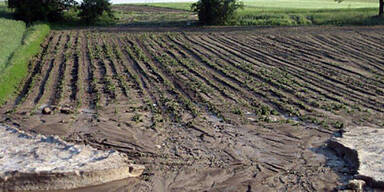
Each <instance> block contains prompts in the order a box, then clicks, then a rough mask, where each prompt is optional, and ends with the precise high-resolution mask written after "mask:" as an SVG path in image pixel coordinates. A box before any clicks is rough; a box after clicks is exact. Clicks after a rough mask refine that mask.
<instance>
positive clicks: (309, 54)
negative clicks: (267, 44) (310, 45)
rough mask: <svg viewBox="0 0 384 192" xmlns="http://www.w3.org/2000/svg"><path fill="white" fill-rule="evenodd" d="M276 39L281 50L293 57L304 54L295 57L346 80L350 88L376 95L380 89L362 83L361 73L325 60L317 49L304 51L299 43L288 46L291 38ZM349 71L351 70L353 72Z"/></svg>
mask: <svg viewBox="0 0 384 192" xmlns="http://www.w3.org/2000/svg"><path fill="white" fill-rule="evenodd" d="M276 41H277V42H279V43H278V44H277V45H274V46H278V47H279V50H284V51H285V52H289V53H290V54H291V55H292V56H293V57H295V56H301V55H302V56H301V57H297V58H295V59H296V61H297V62H300V61H302V60H305V61H306V62H308V63H311V67H313V68H317V70H318V71H320V72H321V71H324V73H325V74H329V75H330V76H333V77H335V78H337V80H339V81H342V82H344V83H345V85H346V86H347V87H348V88H350V89H352V90H356V91H358V92H361V93H364V94H367V95H371V96H376V92H377V91H378V89H377V87H376V86H370V85H366V84H363V85H361V84H362V83H363V82H361V79H362V78H363V76H362V75H361V74H359V73H355V72H353V71H350V70H347V69H345V68H341V67H338V66H335V65H332V64H331V63H330V62H329V61H324V57H322V56H320V55H317V54H316V53H317V50H311V51H303V49H300V48H299V47H298V46H297V45H296V46H295V48H297V49H294V48H292V46H288V45H292V44H289V41H290V39H289V38H284V39H280V38H279V39H276ZM298 53H301V54H298ZM349 72H351V73H352V74H351V73H349ZM355 75H358V77H356V76H355ZM367 78H369V77H367ZM364 79H366V78H364ZM351 81H352V82H354V83H355V85H354V84H351ZM356 84H358V85H360V87H359V86H356Z"/></svg>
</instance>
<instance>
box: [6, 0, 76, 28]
mask: <svg viewBox="0 0 384 192" xmlns="http://www.w3.org/2000/svg"><path fill="white" fill-rule="evenodd" d="M76 3H77V2H76V1H75V0H9V1H8V7H9V8H13V9H15V12H14V15H15V18H16V19H20V20H23V21H25V22H26V23H31V22H33V21H36V20H43V21H57V20H59V19H60V18H61V17H62V14H63V12H64V10H67V9H69V8H70V7H72V6H74V5H76Z"/></svg>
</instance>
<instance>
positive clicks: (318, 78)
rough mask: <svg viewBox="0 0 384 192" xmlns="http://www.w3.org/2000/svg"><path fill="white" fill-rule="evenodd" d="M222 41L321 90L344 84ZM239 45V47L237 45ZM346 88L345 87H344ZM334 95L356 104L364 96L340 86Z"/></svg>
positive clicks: (232, 40)
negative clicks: (344, 96) (346, 96)
mask: <svg viewBox="0 0 384 192" xmlns="http://www.w3.org/2000/svg"><path fill="white" fill-rule="evenodd" d="M222 41H230V42H228V43H229V44H228V46H232V47H236V46H237V47H239V49H241V50H243V49H244V48H246V49H248V51H251V52H252V53H253V54H255V55H253V56H252V54H249V55H248V56H250V57H253V58H254V59H257V60H259V59H261V60H259V61H260V62H269V63H271V64H272V65H276V64H278V65H276V66H277V67H279V68H281V70H286V71H289V70H291V69H294V71H292V72H290V74H291V75H293V76H296V77H298V78H299V79H303V78H305V79H307V80H304V82H308V79H309V78H310V79H311V81H312V84H313V85H319V86H320V87H319V88H323V89H324V87H323V85H322V84H327V87H336V85H339V84H340V83H341V84H342V82H339V81H337V80H335V79H329V78H328V76H326V75H324V74H321V73H318V72H316V71H314V70H310V69H303V68H302V67H301V66H299V65H297V64H295V63H293V62H290V61H288V60H285V59H283V58H281V57H279V56H273V55H270V54H269V53H268V52H266V51H264V50H257V52H256V50H252V48H251V47H249V46H248V45H246V44H243V43H241V42H237V40H236V39H230V38H227V39H222ZM236 44H238V45H236ZM244 54H247V53H244ZM286 65H288V66H290V68H291V69H289V68H285V66H286ZM298 72H302V73H304V75H301V76H298V75H297V73H298ZM308 72H309V73H308ZM314 82H317V83H318V84H314ZM344 87H345V86H344ZM326 90H327V91H330V90H329V89H326ZM331 92H332V93H333V94H335V95H338V96H343V94H344V95H348V96H350V97H349V99H352V98H353V99H355V100H352V101H356V102H359V100H360V99H361V98H362V97H363V96H362V95H360V94H359V93H356V92H354V93H355V94H358V95H352V94H351V90H349V89H345V88H343V87H340V86H337V92H336V91H331ZM370 104H373V102H370ZM370 108H372V109H375V110H377V109H379V108H376V107H370Z"/></svg>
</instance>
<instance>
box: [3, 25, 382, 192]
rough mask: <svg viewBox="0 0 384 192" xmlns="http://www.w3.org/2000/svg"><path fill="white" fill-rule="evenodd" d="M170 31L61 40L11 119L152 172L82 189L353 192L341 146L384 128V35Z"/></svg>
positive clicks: (82, 33) (328, 30) (49, 49)
mask: <svg viewBox="0 0 384 192" xmlns="http://www.w3.org/2000/svg"><path fill="white" fill-rule="evenodd" d="M173 29H174V28H169V29H168V30H173ZM244 29H245V28H244ZM140 30H142V31H146V32H138V31H140ZM156 30H158V29H157V28H148V27H144V28H142V29H140V28H129V27H119V28H94V29H79V30H62V31H52V32H51V34H50V35H49V37H48V38H47V40H46V42H45V43H44V44H43V45H42V46H43V51H42V53H41V54H40V55H38V56H37V57H36V58H34V60H33V61H32V62H31V64H30V71H31V73H30V76H28V78H27V79H26V80H25V82H24V84H23V86H22V92H21V93H20V94H19V95H18V97H17V98H16V99H14V100H10V101H9V102H8V103H7V104H6V105H5V106H4V107H3V108H2V109H1V112H2V123H3V124H8V125H12V126H17V127H18V128H19V129H22V130H25V131H29V132H36V133H40V134H46V135H58V136H60V137H61V138H63V139H64V140H66V141H70V142H75V143H85V144H89V145H91V146H93V147H96V148H99V149H115V150H118V151H120V152H123V153H125V154H127V155H128V157H129V159H130V160H133V161H134V163H136V164H141V165H145V167H146V170H145V171H144V174H143V175H142V176H141V177H140V178H135V179H127V180H122V181H116V182H113V183H109V184H105V185H101V186H95V187H88V188H83V189H79V190H78V191H204V190H207V191H332V190H337V189H343V188H344V186H345V185H346V184H347V183H348V181H349V180H350V179H352V178H353V176H354V174H355V173H356V168H355V167H354V166H353V165H351V164H349V163H348V162H346V161H345V160H344V159H343V158H341V157H339V156H337V154H336V153H335V152H334V151H333V150H332V149H330V148H328V147H327V145H326V144H327V142H328V141H329V139H330V138H331V137H332V136H341V135H342V133H343V129H344V128H346V127H353V126H362V125H364V126H374V127H382V126H383V125H384V124H383V123H384V122H383V121H382V119H383V110H384V102H383V101H384V99H383V98H384V78H383V77H384V65H383V62H382V61H383V58H384V54H383V53H382V48H383V47H384V41H383V39H382V38H381V37H382V34H384V28H383V27H353V28H351V27H325V28H324V27H288V28H246V30H243V29H242V28H210V29H207V30H204V29H198V28H190V29H188V30H186V31H184V32H182V31H177V32H170V33H169V32H156ZM161 30H163V31H166V30H167V28H161ZM178 30H181V28H178ZM148 31H151V32H148ZM43 112H44V113H45V114H44V113H43Z"/></svg>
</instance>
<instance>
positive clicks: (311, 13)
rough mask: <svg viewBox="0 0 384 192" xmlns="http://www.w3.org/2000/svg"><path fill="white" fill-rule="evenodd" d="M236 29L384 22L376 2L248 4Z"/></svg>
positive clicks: (249, 0)
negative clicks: (252, 26) (262, 26)
mask: <svg viewBox="0 0 384 192" xmlns="http://www.w3.org/2000/svg"><path fill="white" fill-rule="evenodd" d="M244 3H245V8H244V9H242V10H239V11H238V19H237V20H236V22H235V25H242V26H248V25H279V26H292V25H378V24H384V20H383V19H381V18H377V17H375V16H376V15H377V14H378V2H376V1H374V0H344V1H343V2H341V3H337V2H335V1H334V0H274V1H270V0H245V1H244ZM191 4H192V3H150V4H142V5H147V6H156V7H167V8H174V9H182V10H190V7H191Z"/></svg>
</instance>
